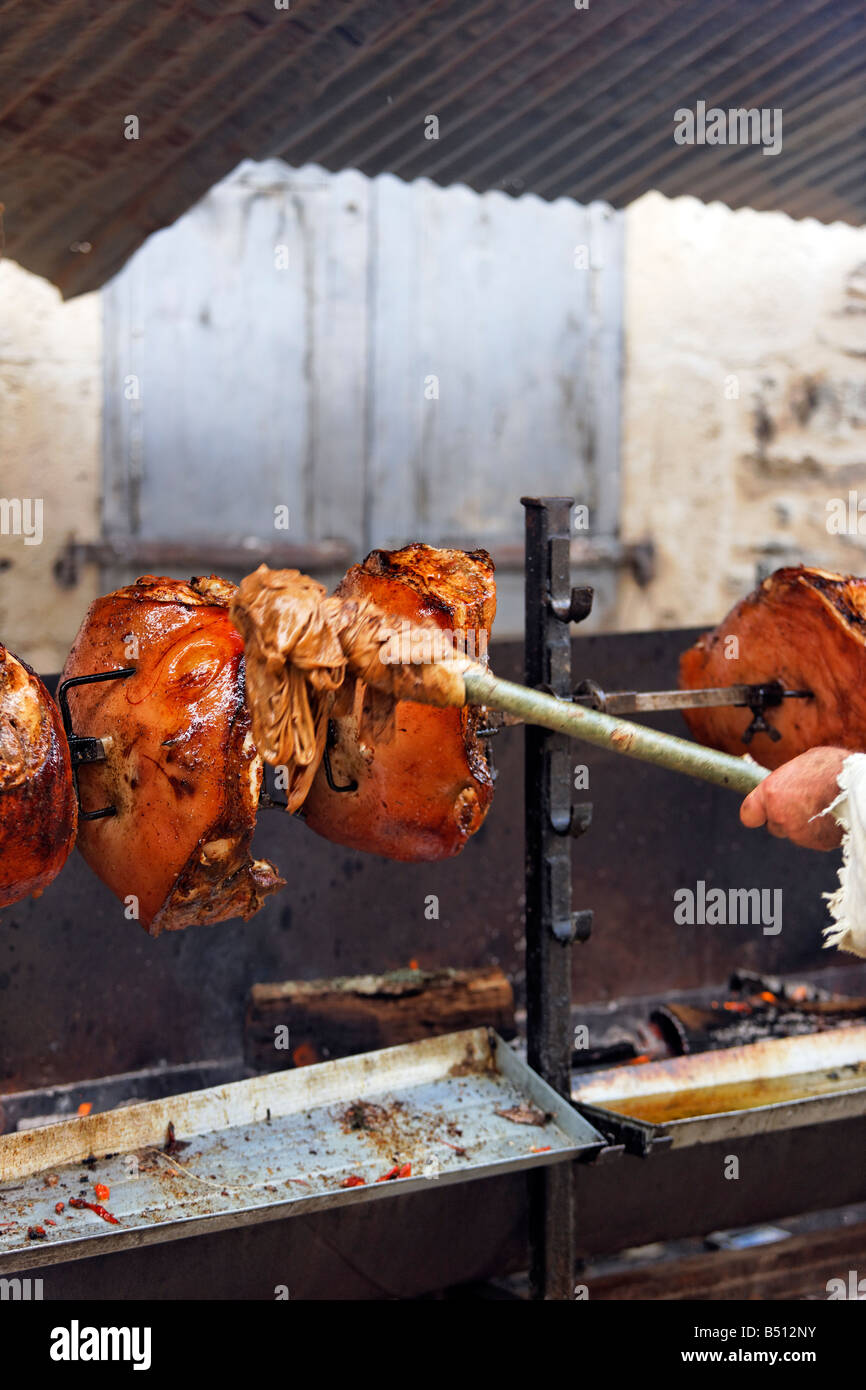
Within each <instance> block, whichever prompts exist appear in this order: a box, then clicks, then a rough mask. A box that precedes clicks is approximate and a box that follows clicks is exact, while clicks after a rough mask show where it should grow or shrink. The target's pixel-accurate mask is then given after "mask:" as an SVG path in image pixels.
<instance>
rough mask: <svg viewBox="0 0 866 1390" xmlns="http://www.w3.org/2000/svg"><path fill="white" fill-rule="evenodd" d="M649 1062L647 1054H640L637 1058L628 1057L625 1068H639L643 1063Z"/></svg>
mask: <svg viewBox="0 0 866 1390" xmlns="http://www.w3.org/2000/svg"><path fill="white" fill-rule="evenodd" d="M649 1060H650V1057H649V1053H648V1052H641V1053H640V1055H639V1056H637V1057H629V1059H628V1061H627V1062H626V1066H627V1067H640V1066H642V1065H643V1063H644V1062H648V1061H649Z"/></svg>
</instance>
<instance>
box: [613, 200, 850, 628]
mask: <svg viewBox="0 0 866 1390" xmlns="http://www.w3.org/2000/svg"><path fill="white" fill-rule="evenodd" d="M625 330H626V332H625V383H624V402H623V412H624V414H623V454H622V489H623V498H622V531H623V535H624V537H625V538H626V539H629V540H639V539H643V538H645V537H650V538H652V539H653V540H654V541H655V544H656V548H657V553H658V575H657V578H656V579H655V580H654V582H653V583H652V584H651V585H650V586H649V587H648V588H646V589H644V590H641V589H639V588H638V587H637V586H636V584H635V583H634V581H633V580H632V579H631V578H629V577H626V578H624V579H623V581H622V583H621V586H620V599H619V605H618V613H617V625H618V626H619V627H620V629H623V630H628V629H638V628H653V627H673V626H680V625H692V624H696V623H711V624H714V623H715V622H717V621H718V620H719V619H720V618H721V617H722V616H723V615H724V613H725V612H727V610H728V609H729V608H730V607H731V605H732V603H733V602H734V601H735V600H736V599H737V598H739V597H741V596H742V595H743V594H745V593H747V592H748V591H749V589H751V588H752V587H753V585H754V583H755V578H756V570H757V568H758V566H759V565H763V566H764V567H765V568H766V569H773V568H776V567H777V566H778V565H780V564H786V563H796V562H798V561H800V560H805V561H811V562H814V563H820V564H824V565H826V566H829V567H833V568H838V569H840V570H842V571H844V572H845V573H855V574H856V573H860V574H862V573H866V555H864V542H866V534H864V535H863V536H858V535H857V534H849V535H835V534H831V533H829V532H828V529H827V520H828V512H827V504H828V502H829V501H830V500H831V499H833V498H839V497H841V498H844V499H847V498H848V494H849V491H851V490H854V491H855V492H857V491H858V489H859V492H858V497H859V499H862V500H863V505H864V513H863V527H864V533H866V229H863V228H853V227H849V226H845V225H843V224H841V223H835V224H833V225H831V226H824V225H822V224H820V223H818V222H815V221H813V220H806V221H801V222H797V221H793V220H792V219H791V218H789V217H787V216H785V215H784V214H782V213H764V212H752V211H751V210H748V209H746V210H742V211H737V212H732V211H731V210H730V209H729V208H727V207H725V206H723V205H722V204H720V203H714V204H711V205H709V206H706V205H704V204H703V203H700V202H698V201H697V199H694V198H678V199H674V200H670V199H666V198H664V197H662V196H661V195H660V194H658V193H649V194H647V195H646V196H645V197H643V198H641V199H639V200H638V201H637V202H636V203H633V204H632V205H631V207H629V209H628V210H627V214H626V311H625Z"/></svg>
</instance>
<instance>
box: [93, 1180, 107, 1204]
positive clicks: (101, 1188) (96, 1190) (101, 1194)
mask: <svg viewBox="0 0 866 1390" xmlns="http://www.w3.org/2000/svg"><path fill="white" fill-rule="evenodd" d="M93 1195H94V1197H95V1198H96V1200H97V1202H107V1201H108V1199H109V1197H110V1196H111V1188H110V1187H106V1186H105V1183H104V1182H97V1183H94V1184H93Z"/></svg>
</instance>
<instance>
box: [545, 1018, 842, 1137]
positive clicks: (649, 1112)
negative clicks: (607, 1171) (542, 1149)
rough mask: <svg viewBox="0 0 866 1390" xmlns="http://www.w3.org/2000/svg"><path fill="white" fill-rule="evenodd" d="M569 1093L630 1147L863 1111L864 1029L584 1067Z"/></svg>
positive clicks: (791, 1126) (728, 1134)
mask: <svg viewBox="0 0 866 1390" xmlns="http://www.w3.org/2000/svg"><path fill="white" fill-rule="evenodd" d="M572 1099H573V1101H574V1103H575V1104H576V1105H578V1106H579V1107H580V1110H581V1112H582V1113H583V1114H584V1115H585V1116H586V1117H587V1119H589V1120H590V1121H591V1122H592V1123H594V1124H596V1125H598V1126H599V1127H600V1128H602V1129H604V1130H606V1131H607V1132H609V1133H611V1134H614V1135H615V1136H616V1137H617V1138H618V1139H619V1140H621V1141H622V1142H624V1143H625V1146H626V1148H627V1149H629V1150H630V1151H632V1152H636V1153H648V1152H649V1151H650V1149H652V1148H655V1147H657V1146H659V1145H668V1146H670V1147H671V1148H675V1149H676V1148H685V1147H687V1146H689V1145H691V1144H709V1143H713V1142H715V1141H718V1140H723V1139H736V1138H738V1137H739V1136H741V1135H747V1134H770V1133H773V1132H774V1131H778V1130H783V1129H797V1128H799V1127H801V1126H802V1125H812V1124H817V1123H819V1122H820V1123H828V1122H830V1121H833V1120H844V1119H849V1118H852V1117H856V1116H858V1115H866V1027H863V1026H862V1025H855V1026H852V1027H850V1028H839V1029H835V1030H833V1031H828V1032H824V1033H812V1034H808V1035H806V1036H801V1037H789V1038H771V1039H767V1040H766V1041H763V1042H757V1043H751V1044H748V1045H746V1046H744V1047H731V1048H726V1049H725V1050H723V1051H717V1052H701V1053H697V1054H696V1055H694V1056H687V1057H674V1058H671V1059H670V1060H669V1061H664V1062H647V1063H644V1064H643V1065H642V1066H639V1067H611V1068H608V1069H606V1070H604V1071H596V1072H589V1073H585V1074H583V1075H581V1076H579V1077H577V1078H576V1079H575V1082H574V1084H573V1086H572Z"/></svg>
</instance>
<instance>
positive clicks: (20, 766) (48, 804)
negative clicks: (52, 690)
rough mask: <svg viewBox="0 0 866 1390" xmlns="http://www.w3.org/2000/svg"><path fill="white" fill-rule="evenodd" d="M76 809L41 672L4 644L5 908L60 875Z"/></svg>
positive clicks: (0, 798)
mask: <svg viewBox="0 0 866 1390" xmlns="http://www.w3.org/2000/svg"><path fill="white" fill-rule="evenodd" d="M76 812H77V808H76V803H75V793H74V790H73V785H72V768H71V764H70V757H69V748H68V746H67V743H66V738H65V735H64V731H63V724H62V722H61V719H60V711H59V710H58V709H57V706H56V705H55V704H54V701H53V700H52V698H51V696H50V695H49V694H48V691H47V690H46V689H45V686H44V685H43V684H42V681H41V680H40V679H39V677H38V676H37V675H36V674H35V672H33V671H31V669H30V667H29V666H26V665H25V664H24V662H23V661H19V660H18V658H17V657H15V656H13V655H12V653H11V652H10V651H7V650H6V648H5V647H3V646H0V908H2V907H6V906H8V905H9V904H10V903H14V902H17V901H18V900H19V899H20V898H23V897H26V896H27V894H28V893H33V894H37V893H40V892H41V891H42V889H43V888H45V887H47V885H48V884H49V883H50V882H51V881H52V879H54V878H56V876H57V874H59V873H60V870H61V869H62V868H63V865H64V864H65V863H66V860H67V858H68V856H69V854H70V852H71V850H72V847H73V845H74V844H75V828H76V820H77V814H76Z"/></svg>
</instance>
